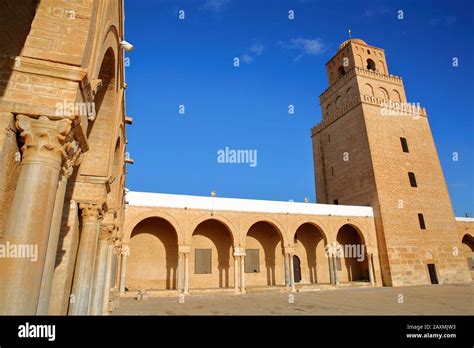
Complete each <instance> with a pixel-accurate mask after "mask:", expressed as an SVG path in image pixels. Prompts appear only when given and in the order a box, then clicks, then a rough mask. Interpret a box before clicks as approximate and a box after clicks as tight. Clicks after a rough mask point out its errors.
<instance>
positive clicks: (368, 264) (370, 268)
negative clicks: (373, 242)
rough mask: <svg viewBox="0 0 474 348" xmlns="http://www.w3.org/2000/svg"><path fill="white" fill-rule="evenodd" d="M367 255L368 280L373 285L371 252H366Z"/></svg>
mask: <svg viewBox="0 0 474 348" xmlns="http://www.w3.org/2000/svg"><path fill="white" fill-rule="evenodd" d="M367 257H368V262H367V266H368V267H369V280H370V284H372V286H375V280H374V269H373V260H372V254H368V255H367Z"/></svg>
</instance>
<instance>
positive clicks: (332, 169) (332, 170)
mask: <svg viewBox="0 0 474 348" xmlns="http://www.w3.org/2000/svg"><path fill="white" fill-rule="evenodd" d="M331 175H332V176H334V166H331Z"/></svg>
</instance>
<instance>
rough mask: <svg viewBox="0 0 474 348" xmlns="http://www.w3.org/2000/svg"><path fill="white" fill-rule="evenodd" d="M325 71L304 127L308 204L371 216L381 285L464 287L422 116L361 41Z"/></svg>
mask: <svg viewBox="0 0 474 348" xmlns="http://www.w3.org/2000/svg"><path fill="white" fill-rule="evenodd" d="M326 73H327V77H328V81H329V87H328V88H327V89H326V90H325V91H324V92H323V93H322V94H321V95H320V105H321V112H322V115H323V116H322V121H321V123H320V124H318V125H317V126H315V127H314V128H313V129H312V141H313V154H314V164H315V174H316V191H317V201H318V202H319V203H329V204H348V205H370V206H372V207H373V208H374V211H375V216H376V217H375V222H376V227H377V239H378V245H379V254H380V262H381V268H382V274H383V281H384V284H385V285H393V286H399V285H409V284H429V283H436V282H439V283H455V282H465V281H466V282H467V281H470V274H469V271H468V268H467V264H466V262H465V258H462V257H460V256H458V253H457V250H458V249H460V248H461V241H460V240H458V235H457V233H456V224H455V219H454V213H453V209H452V205H451V200H450V197H449V193H448V190H447V186H446V182H445V179H444V175H443V171H442V168H441V165H440V162H439V158H438V153H437V151H436V147H435V144H434V141H433V137H432V134H431V129H430V126H429V123H428V117H427V114H426V110H425V109H424V108H422V107H420V106H419V104H413V103H407V98H406V95H405V89H404V86H403V82H402V79H401V78H400V77H397V76H393V75H391V74H389V72H388V65H387V61H386V58H385V52H384V50H383V49H381V48H377V47H374V46H370V45H368V44H367V43H365V42H364V41H362V40H360V39H349V40H347V41H345V42H343V43H342V45H341V46H340V47H339V49H338V51H337V53H336V55H335V56H334V57H332V58H331V60H330V61H329V62H328V63H327V64H326Z"/></svg>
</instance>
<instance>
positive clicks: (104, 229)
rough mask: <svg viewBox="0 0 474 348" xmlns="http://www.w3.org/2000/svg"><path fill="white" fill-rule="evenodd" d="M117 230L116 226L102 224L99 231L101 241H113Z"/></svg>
mask: <svg viewBox="0 0 474 348" xmlns="http://www.w3.org/2000/svg"><path fill="white" fill-rule="evenodd" d="M114 230H115V225H114V224H102V225H100V230H99V240H112V239H113V234H114Z"/></svg>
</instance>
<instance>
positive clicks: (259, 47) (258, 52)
mask: <svg viewBox="0 0 474 348" xmlns="http://www.w3.org/2000/svg"><path fill="white" fill-rule="evenodd" d="M264 49H265V47H263V45H261V44H254V45H252V46H251V47H250V49H249V50H250V52H252V53H255V54H256V55H257V56H259V55H261V54H262V53H263V50H264Z"/></svg>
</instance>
